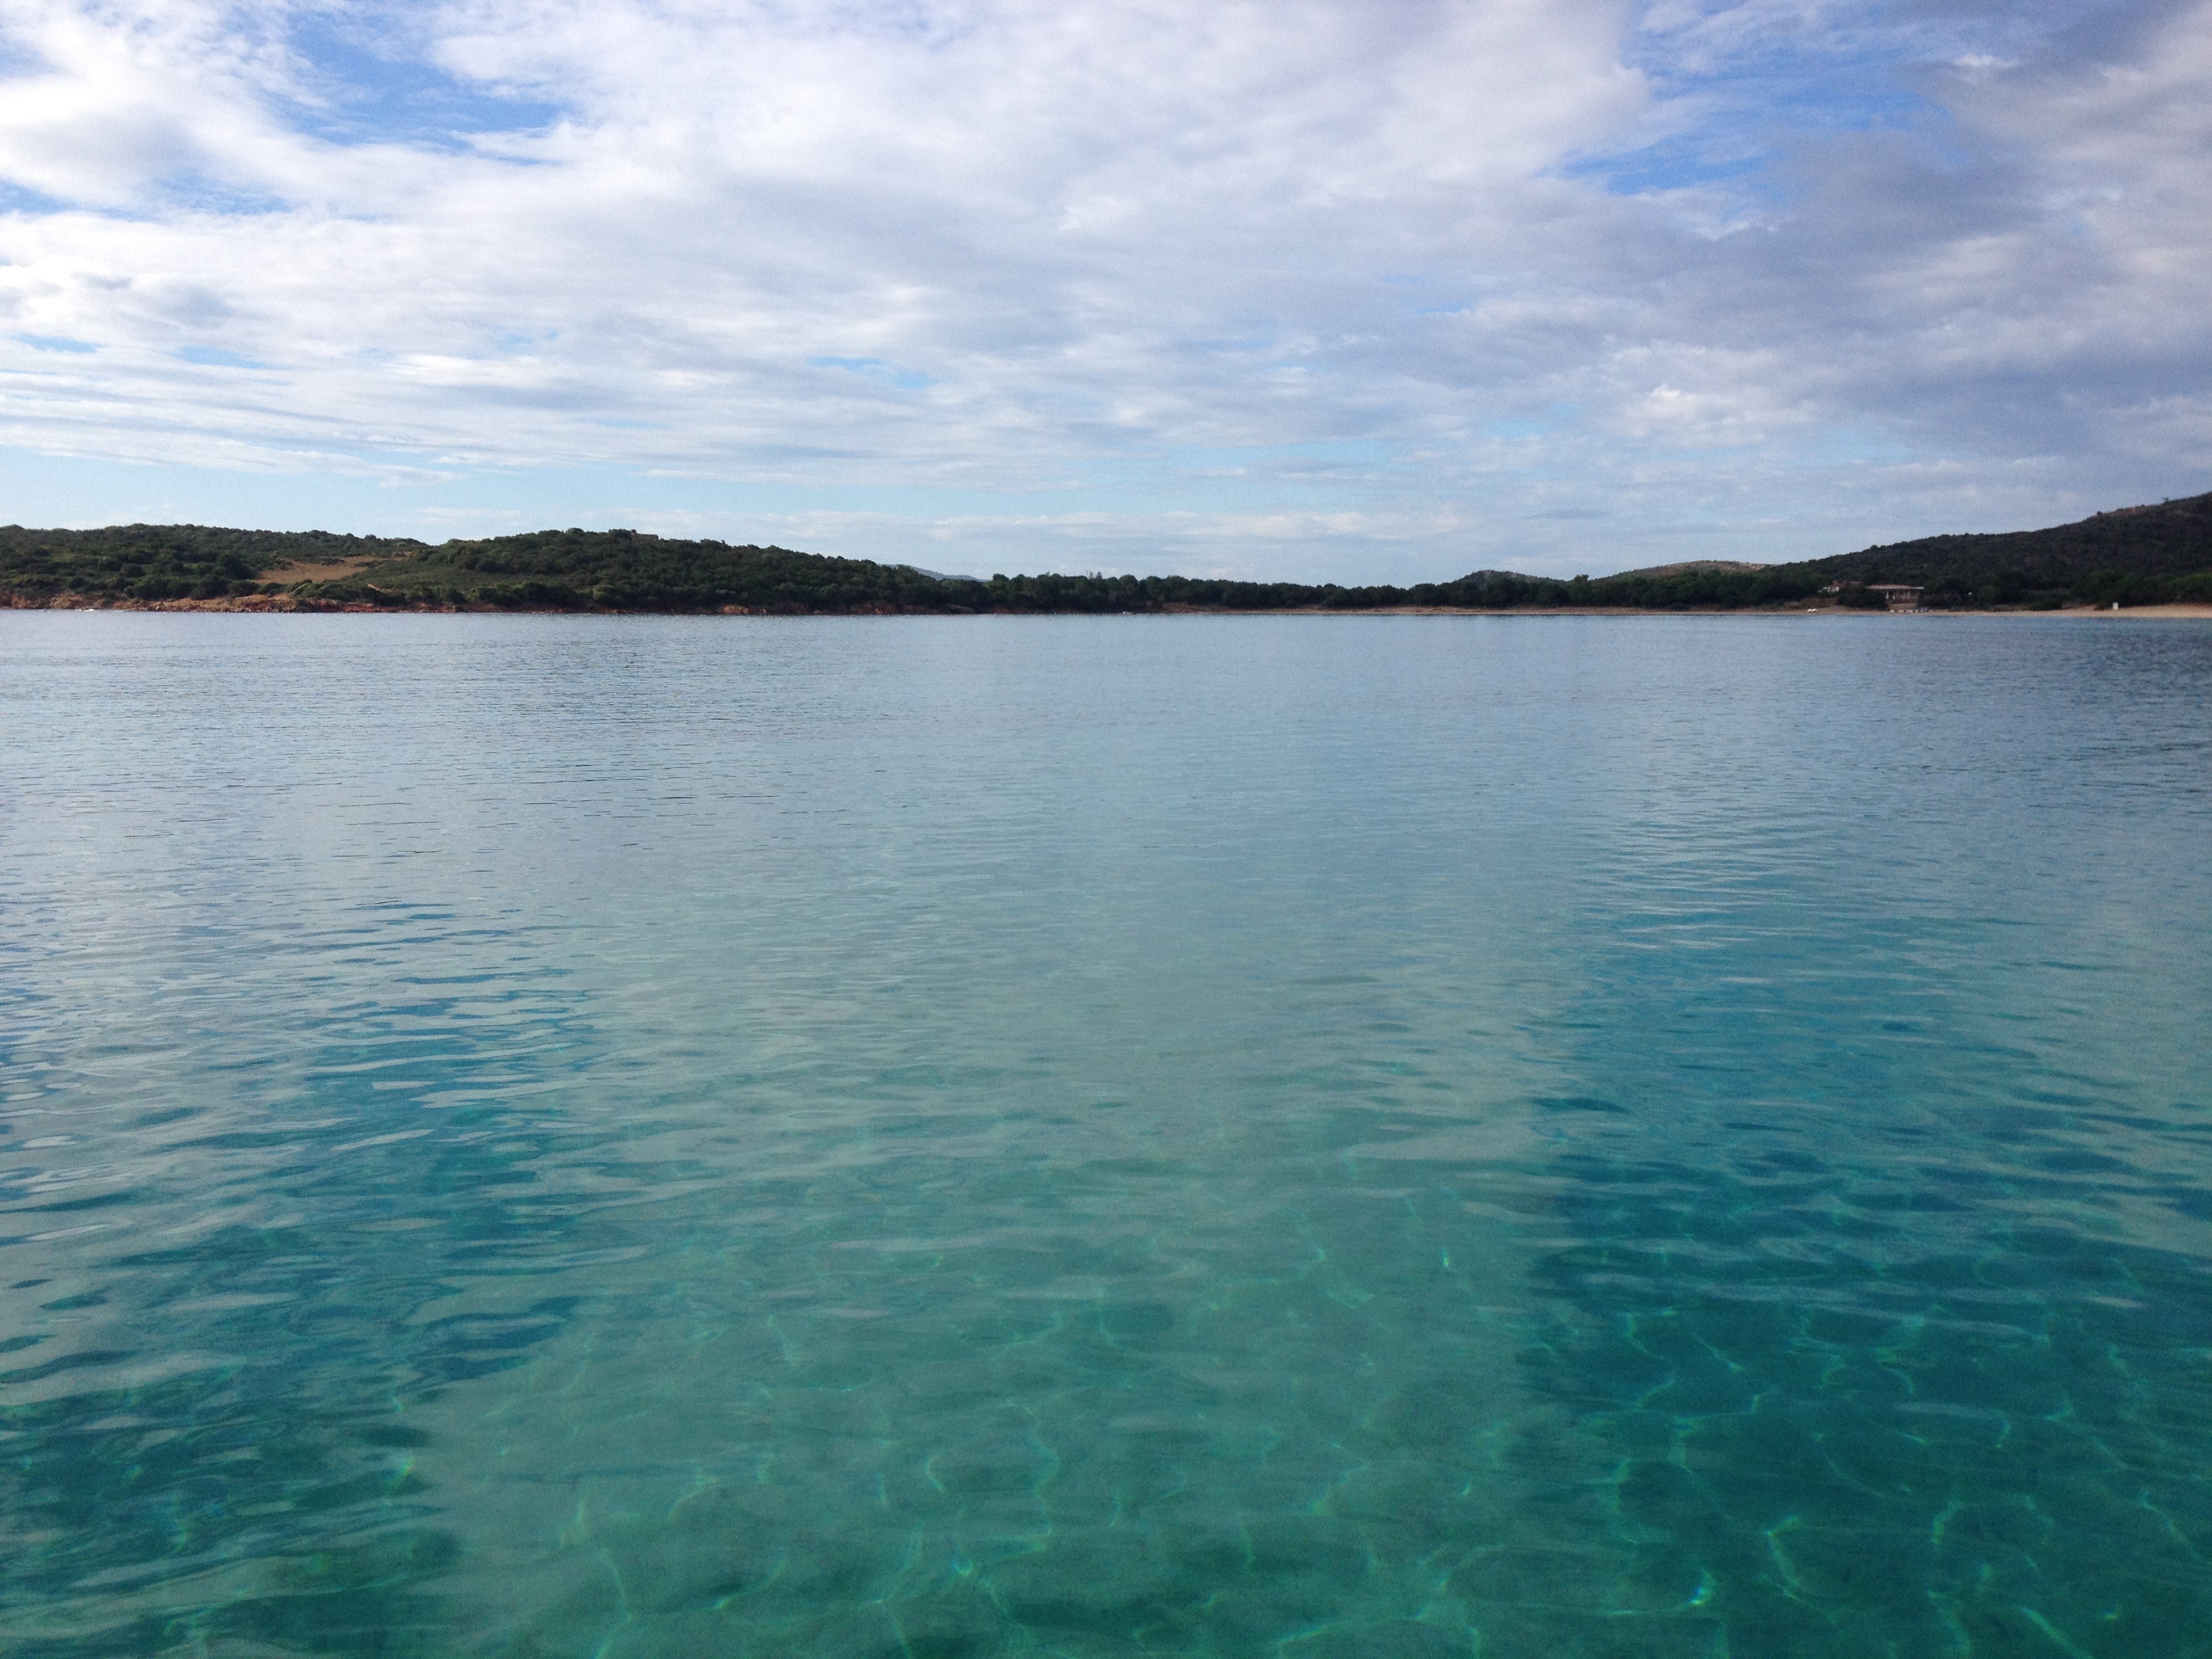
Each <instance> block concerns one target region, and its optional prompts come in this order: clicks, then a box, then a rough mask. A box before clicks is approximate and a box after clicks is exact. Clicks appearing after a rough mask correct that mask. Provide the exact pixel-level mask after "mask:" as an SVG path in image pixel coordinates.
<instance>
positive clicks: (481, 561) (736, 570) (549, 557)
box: [0, 495, 2212, 615]
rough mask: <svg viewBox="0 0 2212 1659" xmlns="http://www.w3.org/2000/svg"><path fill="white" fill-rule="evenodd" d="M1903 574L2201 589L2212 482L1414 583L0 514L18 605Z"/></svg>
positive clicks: (2074, 589)
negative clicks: (1751, 554) (980, 567)
mask: <svg viewBox="0 0 2212 1659" xmlns="http://www.w3.org/2000/svg"><path fill="white" fill-rule="evenodd" d="M1877 582H1909V583H1913V584H1916V585H1918V586H1923V587H1924V588H1925V589H1926V590H1927V594H1926V599H1927V602H1928V603H1929V604H1930V605H1937V606H1974V607H1989V606H2015V605H2025V606H2028V607H2032V608H2043V609H2050V608H2053V607H2056V606H2058V605H2064V604H2068V603H2075V604H2095V605H2109V604H2112V603H2114V602H2118V603H2120V604H2124V605H2147V604H2157V603H2160V602H2163V601H2166V600H2172V599H2203V600H2212V495H2197V496H2192V497H2191V498H2189V499H2188V500H2186V501H2166V502H2161V503H2160V504H2159V505H2158V506H2155V507H2123V508H2120V509H2119V510H2118V511H2116V512H2112V513H2098V514H2097V515H2096V516H2095V517H2093V518H2089V519H2084V520H2081V522H2080V523H2078V524H2070V525H2061V526H2057V527H2055V528H2052V529H2048V530H2032V531H2020V532H2012V533H2008V534H2001V535H1985V536H1931V537H1928V538H1923V539H1922V540H1919V541H1913V542H1900V543H1897V544H1893V545H1891V546H1887V547H1870V548H1867V549H1864V550H1862V551H1860V552H1857V553H1845V554H1839V555H1838V556H1834V557H1832V558H1826V559H1814V560H1808V561H1805V562H1801V563H1796V564H1783V565H1768V566H1765V567H1764V568H1761V567H1759V566H1755V565H1747V564H1741V563H1731V562H1724V561H1718V560H1691V561H1687V562H1682V563H1679V564H1674V565H1666V566H1661V567H1658V568H1655V569H1650V570H1642V571H1631V572H1627V573H1625V574H1621V575H1617V576H1601V577H1599V578H1597V579H1595V580H1591V579H1589V578H1586V577H1580V576H1578V577H1577V578H1576V579H1575V580H1572V581H1560V580H1557V579H1556V578H1553V577H1548V576H1525V575H1522V574H1518V573H1516V572H1514V571H1510V570H1477V571H1473V572H1470V573H1469V574H1467V575H1464V576H1462V577H1460V578H1459V579H1457V580H1454V581H1448V582H1423V583H1419V584H1418V585H1416V586H1412V587H1390V586H1373V587H1343V586H1338V585H1336V584H1334V583H1325V584H1322V585H1319V586H1313V585H1308V584H1304V583H1298V582H1238V581H1218V580H1209V579H1205V578H1194V577H1188V576H1144V577H1138V576H1103V575H1053V574H1047V575H1037V576H1004V575H998V576H993V577H992V578H991V579H990V580H987V581H982V580H969V579H967V578H963V577H945V576H934V575H931V574H927V573H926V572H923V571H921V570H917V569H915V568H913V567H911V566H908V565H896V564H878V563H875V562H872V561H870V560H866V559H840V558H828V557H824V556H821V555H818V554H812V553H797V552H793V551H792V550H790V549H788V548H781V547H753V546H731V545H729V544H726V543H723V542H717V541H685V540H682V539H678V538H666V537H660V536H653V535H648V534H645V533H643V532H638V531H633V530H603V531H582V530H566V531H555V530H548V531H541V532H535V533H533V534H529V535H521V536H497V537H491V538H483V539H477V540H470V541H449V542H445V543H441V544H439V545H437V546H435V547H434V546H431V545H429V544H426V543H422V542H418V541H410V540H406V539H404V538H380V537H374V536H340V535H333V534H331V533H330V532H324V531H307V532H277V531H259V530H221V529H210V528H206V527H204V526H197V525H121V526H112V527H110V528H106V529H101V530H26V529H23V528H21V526H13V525H11V526H6V527H5V528H0V597H4V598H5V599H6V601H7V602H8V603H9V604H13V605H51V604H55V603H65V604H66V603H75V604H90V605H134V604H135V605H145V604H156V603H161V602H164V601H176V600H191V601H197V602H201V603H206V602H210V601H216V602H221V603H225V604H230V603H240V602H243V603H249V604H252V605H264V604H270V605H283V606H285V607H288V608H290V607H307V608H322V609H327V608H333V607H337V606H347V605H369V606H379V607H394V608H422V607H435V608H448V607H452V608H462V609H471V610H485V609H498V610H530V611H664V612H665V611H676V612H682V611H751V612H769V613H781V614H789V615H806V614H815V613H821V612H832V613H835V612H845V613H851V612H914V611H933V612H944V613H959V612H972V611H1054V612H1065V611H1176V610H1228V611H1275V610H1322V611H1372V610H1380V609H1384V608H1388V607H1391V606H1400V605H1415V606H1442V607H1449V608H1464V609H1470V610H1529V609H1539V610H1573V609H1583V608H1589V607H1606V608H1621V609H1633V610H1658V611H1686V610H1704V611H1732V610H1742V609H1747V608H1759V607H1766V606H1773V605H1787V604H1792V603H1796V602H1800V601H1802V600H1805V599H1810V598H1812V597H1813V596H1814V595H1816V594H1819V593H1820V592H1822V591H1823V590H1825V589H1829V588H1832V587H1837V586H1840V587H1841V590H1842V597H1843V599H1844V602H1845V603H1853V602H1873V601H1870V600H1868V599H1867V598H1866V595H1865V589H1866V587H1867V586H1868V585H1869V584H1872V583H1877Z"/></svg>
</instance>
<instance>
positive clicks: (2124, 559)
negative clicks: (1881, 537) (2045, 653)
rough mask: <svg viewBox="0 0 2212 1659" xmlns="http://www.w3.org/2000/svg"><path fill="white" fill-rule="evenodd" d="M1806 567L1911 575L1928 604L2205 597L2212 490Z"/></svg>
mask: <svg viewBox="0 0 2212 1659" xmlns="http://www.w3.org/2000/svg"><path fill="white" fill-rule="evenodd" d="M1807 568H1810V569H1814V570H1819V571H1820V572H1822V573H1824V574H1826V576H1827V578H1828V579H1829V580H1840V581H1846V582H1857V583H1869V582H1912V583H1917V584H1918V585H1919V586H1923V587H1925V588H1926V589H1927V590H1928V593H1927V598H1928V600H1929V603H1931V604H1936V605H2021V604H2035V603H2038V602H2044V603H2048V602H2050V601H2052V600H2057V601H2060V602H2062V603H2063V602H2064V601H2067V600H2074V601H2087V603H2089V604H2092V605H2098V604H2104V605H2109V604H2111V603H2112V602H2113V601H2115V600H2118V602H2120V603H2121V604H2124V605H2153V604H2157V603H2160V601H2162V600H2165V599H2174V598H2192V597H2193V598H2197V599H2212V582H2208V581H2207V580H2205V579H2204V577H2205V573H2208V572H2212V495H2191V496H2190V497H2188V498H2187V499H2186V500H2184V501H2161V502H2160V503H2159V504H2158V505H2157V506H2155V507H2119V508H2118V509H2116V510H2114V511H2112V512H2110V513H2097V514H2095V515H2094V516H2093V517H2090V518H2087V519H2083V520H2081V521H2080V522H2079V523H2076V524H2065V525H2059V526H2056V527H2055V528H2052V529H2050V530H2019V531H2013V532H2008V533H2001V534H1996V535H1988V536H1929V537H1924V538H1922V539H1921V540H1919V541H1913V542H1898V543H1895V544H1892V545H1890V546H1887V547H1869V548H1867V549H1865V550H1863V551H1860V552H1857V553H1844V554H1839V555H1838V556H1836V557H1833V558H1828V559H1816V560H1814V561H1813V562H1812V563H1811V564H1810V565H1809V566H1808V567H1807ZM2192 577H2194V578H2196V580H2190V579H2191V578H2192Z"/></svg>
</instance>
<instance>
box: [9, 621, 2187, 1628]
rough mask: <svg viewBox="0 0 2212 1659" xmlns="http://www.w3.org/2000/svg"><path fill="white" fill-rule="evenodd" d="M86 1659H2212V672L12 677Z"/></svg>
mask: <svg viewBox="0 0 2212 1659" xmlns="http://www.w3.org/2000/svg"><path fill="white" fill-rule="evenodd" d="M0 1649H4V1650H5V1651H6V1653H7V1654H8V1655H9V1656H11V1659H114V1656H137V1655H147V1656H152V1655H161V1656H192V1659H276V1656H368V1655H375V1656H447V1655H453V1656H471V1659H473V1656H513V1659H524V1656H528V1659H709V1656H755V1655H757V1656H778V1659H782V1656H793V1659H807V1656H837V1659H864V1656H866V1659H963V1656H972V1659H984V1656H997V1655H1067V1656H1085V1659H1089V1656H1097V1659H1106V1656H1130V1655H1139V1654H1146V1655H1207V1656H1248V1655H1249V1656H1261V1655H1266V1656H1285V1659H1413V1656H1420V1659H1431V1656H1444V1655H1458V1656H1478V1655H1479V1656H1481V1659H1523V1656H1526V1659H1539V1656H1542V1659H1584V1656H1587V1659H1596V1656H1613V1659H1628V1656H1636V1659H1674V1656H1684V1659H1686V1656H1705V1659H1723V1656H1728V1659H1815V1656H1835V1659H1844V1656H1850V1659H1863V1656H1878V1655H1899V1656H1957V1655H1970V1654H1971V1655H1981V1656H2003V1659H2015V1656H2017V1659H2039V1656H2051V1659H2063V1656H2073V1659H2080V1656H2083V1655H2090V1656H2097V1659H2107V1656H2115V1659H2116V1656H2143V1659H2185V1656H2191V1655H2207V1654H2212V625H2207V624H2200V623H2170V622H2151V621H2130V620H2129V619H2127V618H2124V617H2119V618H2099V619H2095V620H2089V619H2083V618H2067V617H2059V618H2051V617H1961V618H1942V617H1756V618H1755V617H1709V618H1697V617H1672V618H1639V617H1068V618H1013V617H1008V618H992V617H973V618H950V619H921V618H908V619H866V618H854V619H829V618H823V619H792V620H776V619H766V618H757V619H756V618H702V619H686V618H646V617H639V618H604V617H603V618H579V617H481V616H422V617H415V616H404V617H376V616H332V617H228V616H209V615H197V616H157V615H124V614H89V613H79V614H70V613H21V612H17V613H0Z"/></svg>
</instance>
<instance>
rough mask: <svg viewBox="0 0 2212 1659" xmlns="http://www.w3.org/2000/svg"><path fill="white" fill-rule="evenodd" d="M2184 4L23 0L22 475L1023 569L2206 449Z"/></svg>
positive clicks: (1717, 533) (2135, 467) (1733, 522)
mask: <svg viewBox="0 0 2212 1659" xmlns="http://www.w3.org/2000/svg"><path fill="white" fill-rule="evenodd" d="M2208 163H2212V0H2194V3H2096V0H2055V3H2054V0H2044V3H2013V4H2008V3H2003V0H1998V3H1990V4H1974V3H1967V0H1956V3H1947V0H1920V3H1912V0H1899V3H1893V4H1887V5H1883V4H1874V3H1862V0H1835V3H1826V0H1746V3H1741V4H1723V3H1699V0H1663V3H1657V4H1644V5H1639V4H1633V3H1626V0H1623V3H1603V0H1552V3H1532V0H1459V3H1443V0H1357V3H1351V0H1346V3H1334V0H1326V3H1325V0H1270V3H1266V4H1244V3H1236V0H1207V3H1204V4H1199V3H1192V0H1184V3H1179V4H1165V3H1158V0H1118V3H1111V4H1107V3H1097V0H848V3H833V0H780V3H745V0H734V3H719V4H716V3H702V0H659V3H646V0H588V3H566V0H527V3H523V0H475V3H462V4H453V5H421V6H408V5H374V6H372V5H352V4H347V3H343V0H327V3H314V0H299V3H284V0H270V3H256V4H240V5H225V4H220V3H213V0H121V3H113V4H84V3H75V4H67V3H46V0H0V209H4V210H5V212H4V216H0V446H5V448H4V450H0V519H5V520H15V521H19V522H23V523H33V524H40V523H69V524H99V523H108V522H114V521H118V520H132V519H150V520H166V519H185V520H198V521H203V522H225V523H236V524H253V525H266V526H272V527H305V526H323V527H327V528H333V529H342V530H362V531H380V532H391V533H408V534H419V535H427V536H429V537H431V538H441V537H443V536H446V535H449V534H456V533H471V534H472V533H483V532H495V531H503V530H511V529H522V528H532V527H538V526H544V525H549V524H557V525H565V524H586V525H605V524H610V523H612V524H629V525H635V526H640V527H642V528H648V529H658V530H661V531H664V532H671V533H692V534H702V535H716V536H723V537H726V538H731V539H733V540H775V541H781V542H782V543H784V544H787V545H791V546H797V547H803V548H807V549H810V550H817V551H824V552H846V553H853V554H858V555H861V556H870V557H878V558H887V559H896V560H905V561H911V562H918V563H921V564H924V565H927V566H930V567H933V568H942V569H956V570H973V571H979V572H987V571H989V570H993V569H1000V570H1013V569H1039V568H1060V569H1074V568H1085V569H1088V568H1103V569H1108V570H1124V569H1131V570H1139V571H1155V570H1165V569H1182V570H1186V571H1192V572H1218V573H1222V574H1237V575H1261V576H1271V575H1272V576H1286V577H1300V578H1308V579H1323V578H1334V579H1338V580H1418V579H1423V578H1433V577H1442V576H1449V575H1454V574H1459V573H1461V572H1462V571H1465V570H1468V569H1470V568H1477V567H1482V566H1494V565H1504V566H1510V567H1512V568H1521V569H1527V570H1534V571H1547V572H1555V573H1559V574H1571V572H1573V571H1575V570H1588V571H1591V572H1593V573H1596V572H1602V571H1607V570H1611V569H1616V568H1625V567H1630V566H1635V565H1641V564H1650V563H1653V562H1659V561H1662V560H1666V559H1674V558H1684V557H1695V556H1715V557H1728V558H1751V559H1775V558H1790V557H1803V556H1814V555H1818V554H1822V553H1828V552H1836V551H1841V550H1845V549H1848V548H1850V547H1856V546H1860V545H1863V544H1866V543H1868V542H1870V541H1875V540H1889V539H1894V538H1900V537H1904V536H1908V535H1916V534H1921V533H1925V532H1931V531H1936V530H1949V529H1998V528H2015V527H2021V526H2029V525H2034V524H2040V523H2047V522H2052V521H2056V520H2062V519H2068V518H2075V517H2079V516H2081V514H2083V513H2087V512H2089V511H2092V510H2094V509H2096V508H2099V507H2108V506H2113V505H2118V504H2122V503H2124V502H2130V501H2142V500H2146V499H2148V500H2156V499H2159V498H2160V497H2162V496H2166V495H2181V494H2185V493H2192V492H2194V491H2197V490H2201V489H2207V488H2212V303H2208V286H2212V285H2208V280H2207V273H2208V272H2212V165H2208Z"/></svg>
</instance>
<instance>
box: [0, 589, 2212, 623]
mask: <svg viewBox="0 0 2212 1659" xmlns="http://www.w3.org/2000/svg"><path fill="white" fill-rule="evenodd" d="M0 611H164V612H170V613H175V612H181V611H213V612H223V613H232V614H246V615H255V616H301V617H313V616H338V615H348V616H372V617H426V616H477V617H486V616H489V617H501V616H505V617H514V616H538V617H775V616H786V617H788V616H823V617H961V616H967V617H1038V616H1071V617H1081V616H1105V617H1113V616H1121V617H1884V616H1887V617H2075V618H2084V619H2087V618H2098V617H2101V618H2104V619H2106V620H2108V621H2110V620H2118V619H2121V618H2124V617H2136V618H2140V619H2142V620H2146V621H2171V622H2208V621H2212V605H2130V606H2128V607H2125V608H2124V609H2122V610H2118V611H2115V610H2112V609H2111V608H2109V607H2106V608H2104V609H2098V608H2096V607H2093V606H2089V605H2067V606H2064V607H2063V608H2061V609H2059V610H2056V611H2029V610H2024V609H2018V608H2015V609H2012V610H1996V609H1990V610H1967V609H1964V608H1961V609H1959V610H1954V611H1859V610H1853V609H1850V608H1848V607H1845V606H1843V605H1773V606H1760V607H1755V608H1754V607H1753V606H1749V605H1740V606H1735V607H1732V608H1729V609H1722V608H1720V607H1718V606H1710V607H1699V606H1687V605H1685V606H1668V607H1664V608H1662V607H1656V606H1635V605H1507V606H1490V607H1480V606H1473V605H1374V606H1367V607H1360V608H1353V607H1350V606H1324V605H1294V606H1284V607H1279V608H1269V607H1262V606H1257V605H1251V606H1243V605H1164V606H1162V607H1161V608H1160V609H1158V610H1156V611H1076V610H1069V611H1012V610H1007V611H995V610H994V611H899V610H891V609H888V608H884V609H870V608H865V607H861V608H855V609H854V610H851V611H771V610H764V609H762V610H747V609H745V608H744V607H742V606H738V605H725V606H723V607H721V608H720V610H718V611H609V610H590V611H583V610H572V609H562V608H560V607H556V606H542V605H369V604H367V603H364V602H362V601H359V600H335V599H298V598H295V597H294V596H292V595H291V594H289V593H247V594H241V595H238V596H235V597H230V598H225V599H102V598H98V597H94V596H92V595H88V594H82V593H56V594H52V595H49V596H46V597H44V598H40V599H30V598H27V597H25V596H23V595H21V594H16V593H7V594H0Z"/></svg>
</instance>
